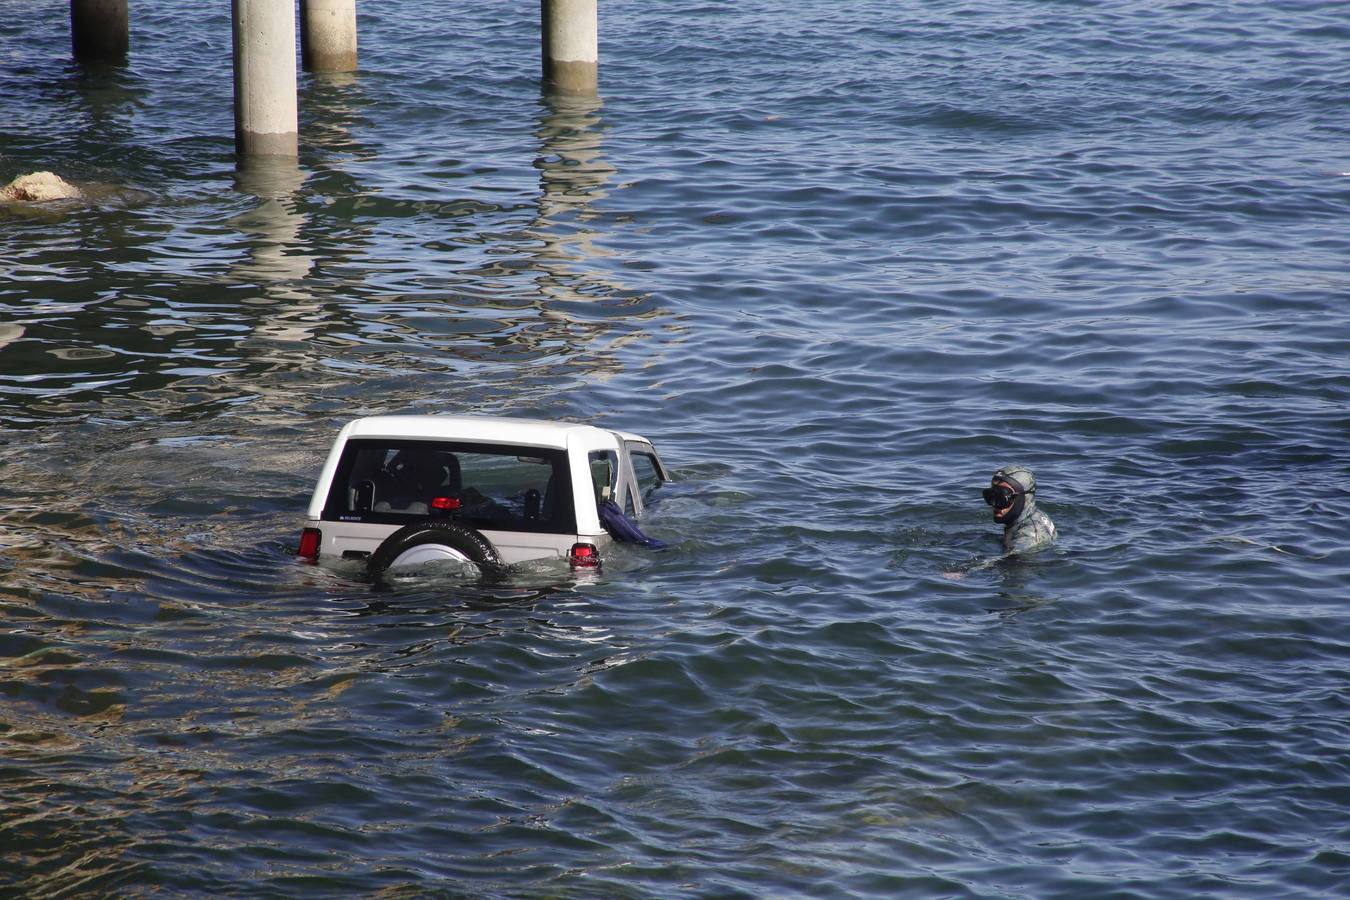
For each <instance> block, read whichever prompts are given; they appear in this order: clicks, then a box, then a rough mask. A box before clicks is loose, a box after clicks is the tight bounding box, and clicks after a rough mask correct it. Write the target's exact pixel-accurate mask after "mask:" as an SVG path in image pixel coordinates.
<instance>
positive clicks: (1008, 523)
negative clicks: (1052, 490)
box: [991, 466, 1055, 553]
mask: <svg viewBox="0 0 1350 900" xmlns="http://www.w3.org/2000/svg"><path fill="white" fill-rule="evenodd" d="M1000 483H1002V484H1006V485H1010V486H1012V487H1013V489H1014V490H1016V491H1017V497H1016V500H1015V501H1014V502H1013V503H1012V505H1011V507H1009V508H1006V509H1004V510H999V509H998V508H997V507H995V509H994V521H995V522H999V523H1001V524H1002V525H1003V549H1004V551H1005V552H1007V553H1024V552H1026V551H1028V550H1036V549H1039V548H1041V547H1046V546H1049V545H1050V544H1053V543H1054V542H1055V523H1054V522H1052V521H1050V517H1049V516H1047V515H1046V514H1045V513H1043V512H1041V511H1040V510H1039V509H1037V508H1036V476H1035V475H1033V474H1031V470H1030V469H1028V468H1027V467H1026V466H1004V467H1003V468H1001V469H999V470H998V471H997V472H995V473H994V477H993V479H992V480H991V484H992V485H994V486H995V487H997V486H998V485H999V484H1000ZM991 505H993V504H991ZM1001 513H1002V514H1001Z"/></svg>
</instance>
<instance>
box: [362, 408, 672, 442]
mask: <svg viewBox="0 0 1350 900" xmlns="http://www.w3.org/2000/svg"><path fill="white" fill-rule="evenodd" d="M616 437H617V438H619V439H621V440H635V441H645V440H646V439H645V438H642V437H639V436H638V435H635V434H629V433H626V432H617V431H607V430H605V429H603V428H596V427H595V426H594V425H582V424H579V423H576V422H549V421H545V420H542V419H513V418H508V417H505V416H372V417H370V418H366V419H356V420H355V421H352V422H349V423H348V424H347V425H346V427H344V428H343V429H342V435H341V436H340V439H346V438H397V439H404V440H409V439H422V440H438V441H476V442H480V443H484V444H521V445H524V446H528V447H553V448H556V449H559V450H566V449H567V448H568V447H571V446H580V447H604V446H611V447H612V446H613V444H614V439H615V438H616Z"/></svg>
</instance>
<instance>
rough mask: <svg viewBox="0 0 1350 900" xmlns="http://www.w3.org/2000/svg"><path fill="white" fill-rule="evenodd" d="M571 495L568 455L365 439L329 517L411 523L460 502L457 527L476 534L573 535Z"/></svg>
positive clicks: (346, 454) (342, 469) (348, 457)
mask: <svg viewBox="0 0 1350 900" xmlns="http://www.w3.org/2000/svg"><path fill="white" fill-rule="evenodd" d="M571 497H572V488H571V479H570V478H569V477H568V469H567V454H566V452H565V451H563V450H553V449H537V448H532V447H520V446H504V445H495V444H472V443H455V442H442V441H382V440H369V439H360V440H351V441H348V442H347V445H346V447H345V448H344V449H343V453H342V459H341V460H340V461H339V463H338V469H337V472H336V473H335V474H334V478H333V486H332V489H331V490H330V491H329V494H328V502H327V505H326V506H325V509H324V518H331V519H340V520H342V521H349V522H351V521H356V522H376V523H388V524H406V523H408V522H413V521H417V520H420V519H425V518H428V517H436V516H443V515H447V512H446V509H445V508H446V507H448V506H453V505H454V504H453V501H458V503H459V506H458V509H456V510H455V511H454V513H453V515H454V518H455V521H458V522H463V523H465V524H466V525H472V526H473V527H475V528H479V529H489V530H496V531H538V532H547V533H552V534H567V533H571V532H575V531H576V516H575V514H574V512H573V510H572V502H571ZM447 501H451V502H449V503H447Z"/></svg>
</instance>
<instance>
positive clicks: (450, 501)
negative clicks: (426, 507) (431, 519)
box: [431, 497, 459, 512]
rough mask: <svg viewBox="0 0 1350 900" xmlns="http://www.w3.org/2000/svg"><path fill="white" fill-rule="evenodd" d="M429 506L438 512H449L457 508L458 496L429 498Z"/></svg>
mask: <svg viewBox="0 0 1350 900" xmlns="http://www.w3.org/2000/svg"><path fill="white" fill-rule="evenodd" d="M431 508H432V509H435V510H439V511H440V512H451V511H453V510H456V509H459V498H458V497H433V498H431Z"/></svg>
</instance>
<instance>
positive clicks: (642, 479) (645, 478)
mask: <svg viewBox="0 0 1350 900" xmlns="http://www.w3.org/2000/svg"><path fill="white" fill-rule="evenodd" d="M630 458H631V459H632V461H633V474H634V475H636V476H637V483H638V489H639V490H641V491H642V496H644V497H645V496H647V495H648V494H650V493H651V492H652V491H654V490H655V489H656V488H658V487H660V486H661V481H662V479H661V470H660V469H658V468H657V467H656V461H655V460H654V459H652V457H651V454H648V453H633V454H631V457H630Z"/></svg>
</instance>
